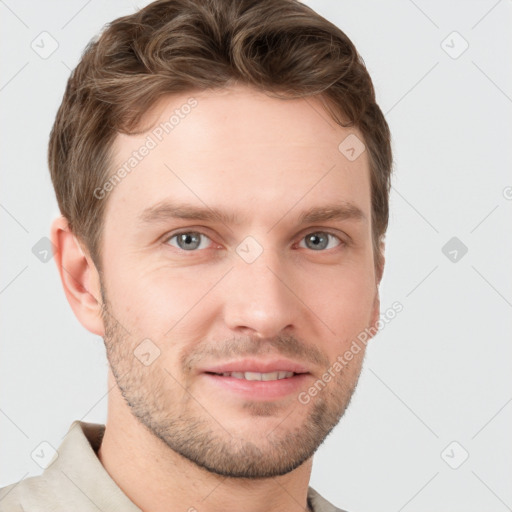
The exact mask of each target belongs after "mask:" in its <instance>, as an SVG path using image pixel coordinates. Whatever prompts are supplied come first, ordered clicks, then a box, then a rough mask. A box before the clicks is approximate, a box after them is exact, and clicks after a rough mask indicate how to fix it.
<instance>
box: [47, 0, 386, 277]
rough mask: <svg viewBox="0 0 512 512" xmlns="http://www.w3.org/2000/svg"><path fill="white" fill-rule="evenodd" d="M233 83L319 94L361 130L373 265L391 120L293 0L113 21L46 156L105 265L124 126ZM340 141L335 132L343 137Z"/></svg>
mask: <svg viewBox="0 0 512 512" xmlns="http://www.w3.org/2000/svg"><path fill="white" fill-rule="evenodd" d="M234 83H240V84H244V85H250V86H253V87H255V88H257V89H259V90H261V91H264V92H266V93H267V94H271V95H273V96H275V97H283V98H300V97H308V96H318V97H319V98H320V99H321V100H322V101H323V102H324V105H325V106H326V109H327V111H328V112H329V113H330V115H331V117H332V118H333V119H334V120H335V121H336V122H337V123H338V124H340V125H341V126H353V127H356V128H358V129H359V130H360V132H361V133H362V135H363V137H364V143H365V145H366V149H367V151H368V158H369V162H370V174H371V199H372V238H373V249H374V257H375V266H376V268H378V269H380V267H381V264H382V262H383V255H382V254H381V251H380V248H379V245H380V242H381V240H382V239H383V238H384V235H385V232H386V229H387V225H388V217H389V206H388V202H389V191H390V187H391V183H390V178H391V170H392V154H391V141H390V132H389V127H388V124H387V122H386V120H385V118H384V115H383V113H382V111H381V110H380V108H379V106H378V105H377V103H376V100H375V91H374V87H373V84H372V81H371V78H370V76H369V74H368V72H367V70H366V67H365V65H364V62H363V60H362V58H361V57H360V56H359V54H358V53H357V51H356V48H355V46H354V45H353V43H352V42H351V40H350V39H349V38H348V37H347V36H346V35H345V34H344V33H343V32H342V31H341V30H340V29H339V28H338V27H336V26H335V25H333V24H332V23H330V22H329V21H327V20H326V19H325V18H323V17H322V16H320V15H319V14H317V13H316V12H315V11H313V10H312V9H311V8H309V7H308V6H306V5H304V4H302V3H301V2H299V1H297V0H158V1H156V2H153V3H151V4H149V5H148V6H146V7H145V8H143V9H141V10H140V11H138V12H136V13H135V14H132V15H129V16H124V17H121V18H118V19H116V20H114V21H113V22H111V23H109V24H108V25H107V26H106V28H105V30H104V31H103V32H102V34H101V35H100V36H99V37H98V38H97V39H96V40H93V41H92V42H90V43H89V45H88V46H87V47H86V49H85V51H84V53H83V56H82V59H81V61H80V63H79V64H78V65H77V67H76V68H75V69H74V71H73V72H72V73H71V76H70V78H69V80H68V83H67V87H66V91H65V93H64V98H63V100H62V104H61V105H60V108H59V111H58V113H57V116H56V119H55V124H54V126H53V129H52V132H51V135H50V143H49V151H48V160H49V167H50V173H51V178H52V182H53V186H54V188H55V192H56V196H57V201H58V204H59V208H60V211H61V214H62V215H63V216H64V217H66V218H67V220H68V223H69V226H70V229H71V230H72V231H73V233H74V234H75V235H76V236H77V237H78V238H79V239H80V240H81V241H82V242H83V243H84V244H85V246H86V247H87V249H88V251H89V253H90V255H91V257H92V259H93V261H94V263H95V265H96V267H97V268H98V269H100V270H101V234H102V226H103V214H104V210H105V204H106V201H105V200H102V199H98V198H97V197H96V195H95V194H94V190H95V189H97V187H101V186H102V185H103V184H104V183H105V182H106V181H107V180H108V176H109V175H110V174H111V173H112V169H111V165H110V164H111V153H110V150H111V147H112V144H113V141H114V138H115V137H116V135H117V134H118V133H132V132H133V131H134V130H135V128H136V127H137V123H138V122H139V121H140V120H141V117H142V116H143V115H144V113H145V112H147V111H148V110H149V109H150V108H151V107H152V106H153V105H154V104H155V103H156V101H157V100H159V99H161V98H162V97H163V96H165V95H169V94H174V93H182V92H186V91H190V90H198V89H199V90H205V89H215V88H222V87H226V86H229V85H231V84H234ZM340 142H341V141H340Z"/></svg>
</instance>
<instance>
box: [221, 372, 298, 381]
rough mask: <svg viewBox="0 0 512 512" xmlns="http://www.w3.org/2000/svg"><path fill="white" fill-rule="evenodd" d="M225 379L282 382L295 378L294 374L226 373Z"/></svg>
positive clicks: (224, 374)
mask: <svg viewBox="0 0 512 512" xmlns="http://www.w3.org/2000/svg"><path fill="white" fill-rule="evenodd" d="M222 376H223V377H234V378H235V379H245V380H265V381H266V380H280V379H287V378H289V377H293V372H285V371H279V372H267V373H259V372H224V373H223V374H222Z"/></svg>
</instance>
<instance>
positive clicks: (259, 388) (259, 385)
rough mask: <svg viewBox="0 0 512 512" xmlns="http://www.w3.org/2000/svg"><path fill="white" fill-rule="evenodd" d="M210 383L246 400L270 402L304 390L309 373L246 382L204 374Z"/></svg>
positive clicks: (234, 378)
mask: <svg viewBox="0 0 512 512" xmlns="http://www.w3.org/2000/svg"><path fill="white" fill-rule="evenodd" d="M202 375H204V376H205V377H206V378H207V379H208V381H209V382H210V383H211V384H212V385H214V386H219V387H220V388H222V389H228V390H229V391H232V392H234V393H237V394H239V395H241V396H244V397H246V398H253V399H260V400H265V399H266V400H268V399H272V398H283V397H285V396H288V395H290V394H292V393H298V392H299V391H300V389H301V388H304V386H305V382H306V379H307V378H308V377H309V374H308V373H299V374H297V375H294V376H293V377H288V378H286V379H278V380H246V379H237V378H236V377H223V376H222V375H215V374H212V373H203V374H202Z"/></svg>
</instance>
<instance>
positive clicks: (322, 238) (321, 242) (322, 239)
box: [303, 231, 340, 251]
mask: <svg viewBox="0 0 512 512" xmlns="http://www.w3.org/2000/svg"><path fill="white" fill-rule="evenodd" d="M330 237H331V238H333V239H335V240H338V242H339V241H340V240H339V238H338V237H337V236H335V235H332V234H331V233H326V232H325V231H315V232H313V233H310V234H309V235H306V236H305V237H304V238H303V240H305V241H306V247H307V248H308V249H312V250H313V251H319V250H323V249H326V248H329V249H330V248H332V247H328V245H329V238H330ZM337 245H340V244H339V243H338V244H337Z"/></svg>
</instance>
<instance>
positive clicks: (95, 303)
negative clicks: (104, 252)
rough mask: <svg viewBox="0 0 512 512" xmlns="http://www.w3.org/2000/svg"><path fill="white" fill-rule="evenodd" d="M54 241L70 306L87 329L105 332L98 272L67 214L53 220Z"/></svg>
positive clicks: (52, 236) (52, 238) (52, 234)
mask: <svg viewBox="0 0 512 512" xmlns="http://www.w3.org/2000/svg"><path fill="white" fill-rule="evenodd" d="M51 241H52V243H53V244H54V246H55V247H56V250H55V255H54V259H55V262H56V264H57V270H58V271H59V274H60V278H61V281H62V286H63V288H64V293H65V294H66V298H67V300H68V302H69V304H70V306H71V309H72V310H73V312H74V313H75V316H76V317H77V318H78V320H79V322H80V323H81V324H82V325H83V326H84V327H85V328H86V329H87V330H88V331H90V332H92V333H94V334H97V335H98V336H103V335H104V326H103V320H102V316H101V308H102V303H101V292H100V281H99V274H98V271H97V269H96V267H95V265H94V263H93V262H92V259H91V258H90V257H89V256H88V255H87V254H86V252H87V251H85V252H84V250H83V249H82V247H81V246H80V244H79V242H78V240H77V239H76V237H75V235H74V233H72V232H71V230H70V228H69V224H68V221H67V219H66V218H65V217H63V216H59V217H57V218H56V219H55V220H54V221H53V223H52V226H51Z"/></svg>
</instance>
